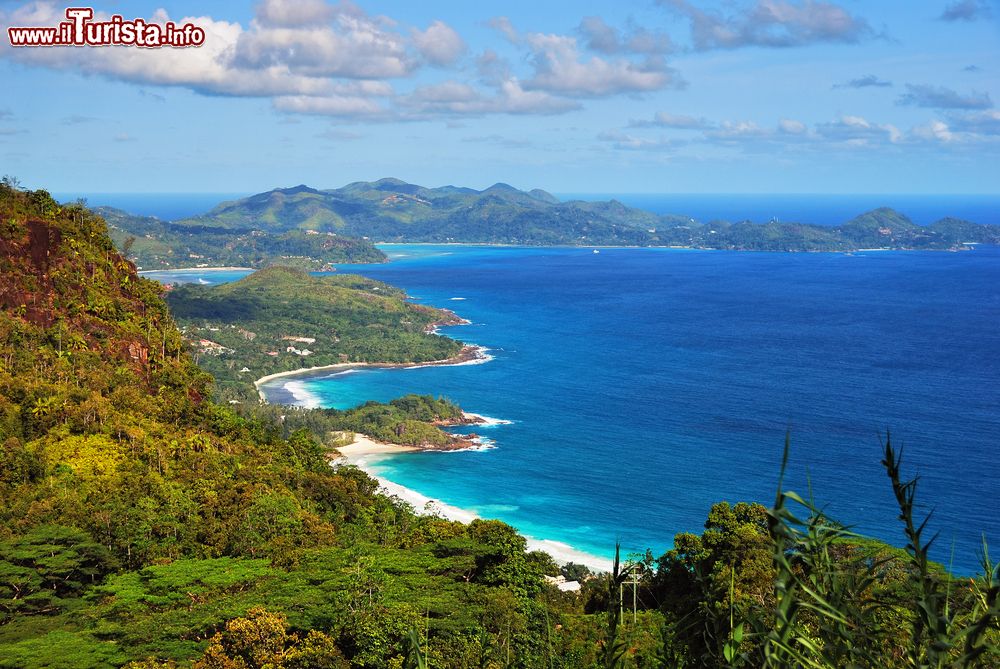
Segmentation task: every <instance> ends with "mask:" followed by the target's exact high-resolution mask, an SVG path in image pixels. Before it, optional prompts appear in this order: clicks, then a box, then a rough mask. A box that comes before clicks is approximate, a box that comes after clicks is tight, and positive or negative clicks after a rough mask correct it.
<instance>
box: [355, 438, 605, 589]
mask: <svg viewBox="0 0 1000 669" xmlns="http://www.w3.org/2000/svg"><path fill="white" fill-rule="evenodd" d="M463 450H465V449H463ZM442 452H443V453H458V452H460V451H442ZM393 457H397V456H394V455H386V454H384V453H383V454H369V455H358V456H353V457H350V456H349V457H347V458H346V460H347V461H348V462H350V463H351V464H352V465H354V466H356V467H358V468H359V469H361V470H363V471H364V472H366V473H367V474H368V475H369V476H371V477H372V478H373V479H375V480H376V481H378V484H379V488H380V490H381V492H382V493H383V494H385V495H388V496H390V497H397V498H399V499H400V500H402V501H404V502H406V503H407V504H409V505H410V506H411V507H413V511H414V513H416V514H417V515H420V516H440V517H441V518H445V519H447V520H457V521H458V522H460V523H470V522H472V521H473V520H476V519H477V518H481V516H480V515H479V514H478V513H476V512H475V511H473V510H471V509H463V508H461V507H457V506H454V505H452V504H448V503H447V502H444V501H442V500H440V499H435V498H433V497H428V496H427V495H424V494H423V493H420V492H417V491H416V490H413V489H411V488H407V487H406V486H404V485H400V484H399V483H396V482H395V481H390V480H389V479H387V478H385V477H384V476H382V475H381V474H380V473H379V470H378V467H377V466H376V465H377V463H378V462H380V461H383V460H386V459H390V458H393ZM484 510H499V509H490V507H486V509H484ZM524 538H525V539H526V540H527V542H528V548H529V549H530V550H542V551H545V552H546V553H548V554H549V555H551V556H552V557H553V559H555V561H556V562H557V563H558V564H565V563H567V562H575V563H577V564H582V565H586V566H587V567H590V568H591V569H593V570H596V571H610V570H611V567H612V563H611V560H608V559H606V558H602V557H600V556H597V555H593V554H591V553H587V552H585V551H582V550H580V549H578V548H574V547H573V546H570V545H569V544H567V543H564V542H562V541H555V540H554V539H540V538H538V537H533V536H529V535H524Z"/></svg>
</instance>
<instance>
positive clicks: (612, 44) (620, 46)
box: [577, 16, 673, 55]
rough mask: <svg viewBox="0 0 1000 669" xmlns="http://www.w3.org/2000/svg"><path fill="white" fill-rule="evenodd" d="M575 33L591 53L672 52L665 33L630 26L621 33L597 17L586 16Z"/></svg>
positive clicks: (670, 43) (671, 45)
mask: <svg viewBox="0 0 1000 669" xmlns="http://www.w3.org/2000/svg"><path fill="white" fill-rule="evenodd" d="M577 31H578V32H579V33H580V35H581V36H582V37H583V38H584V43H585V45H586V47H587V48H588V49H590V50H591V51H598V52H600V53H603V54H607V55H612V54H618V53H644V54H664V53H669V52H670V51H672V50H673V43H672V42H671V41H670V36H669V35H667V34H666V33H661V32H654V31H651V30H649V29H647V28H643V27H639V26H633V25H630V26H629V27H628V29H627V30H626V31H625V32H624V33H623V32H622V31H620V30H618V29H617V28H614V27H612V26H610V25H608V24H607V23H605V22H604V19H602V18H601V17H599V16H586V17H584V18H583V20H582V21H580V25H579V27H578V28H577Z"/></svg>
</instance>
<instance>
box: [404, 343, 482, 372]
mask: <svg viewBox="0 0 1000 669" xmlns="http://www.w3.org/2000/svg"><path fill="white" fill-rule="evenodd" d="M473 348H474V349H476V357H474V358H472V359H471V360H463V361H462V362H425V363H421V364H419V365H410V366H409V367H400V368H399V369H402V370H404V371H405V370H410V369H423V368H424V367H463V366H465V365H482V364H484V363H487V362H489V361H490V360H494V359H495V358H494V356H492V355H490V353H488V351H489V350H490V349H488V348H486V347H485V346H473Z"/></svg>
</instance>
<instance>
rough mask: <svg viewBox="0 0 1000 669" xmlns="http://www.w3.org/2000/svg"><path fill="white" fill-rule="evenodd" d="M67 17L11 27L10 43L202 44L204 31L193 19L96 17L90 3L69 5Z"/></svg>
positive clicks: (162, 45) (179, 45) (56, 44)
mask: <svg viewBox="0 0 1000 669" xmlns="http://www.w3.org/2000/svg"><path fill="white" fill-rule="evenodd" d="M66 18H67V19H69V20H68V21H62V22H61V23H60V24H59V25H58V26H54V27H52V26H48V27H13V26H12V27H10V28H7V37H8V38H9V39H10V45H11V46H139V47H145V48H152V49H155V48H159V47H164V46H169V47H179V48H183V47H188V46H201V45H202V44H204V43H205V31H204V30H203V29H202V28H199V27H198V26H196V25H194V24H193V23H185V24H183V25H178V24H176V23H174V22H173V21H167V22H166V23H164V24H159V23H147V22H146V21H143V20H142V19H133V20H131V21H126V20H125V19H124V18H122V17H121V16H119V15H118V14H115V15H114V16H112V17H111V18H110V19H108V20H107V21H94V20H93V18H94V10H93V9H92V8H90V7H70V8H69V9H67V10H66Z"/></svg>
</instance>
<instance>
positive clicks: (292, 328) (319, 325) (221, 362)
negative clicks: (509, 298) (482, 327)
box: [167, 267, 464, 401]
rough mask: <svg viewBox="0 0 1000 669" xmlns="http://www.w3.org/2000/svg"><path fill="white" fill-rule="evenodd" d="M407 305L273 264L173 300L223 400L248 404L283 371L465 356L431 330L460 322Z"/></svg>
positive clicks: (368, 288) (397, 295)
mask: <svg viewBox="0 0 1000 669" xmlns="http://www.w3.org/2000/svg"><path fill="white" fill-rule="evenodd" d="M405 298H406V295H405V293H403V291H401V290H399V289H398V288H395V287H394V286H390V285H388V284H385V283H381V282H379V281H374V280H371V279H366V278H364V277H360V276H356V275H350V274H334V275H326V276H322V277H314V276H310V275H309V274H307V273H305V272H303V271H301V270H295V269H289V268H286V267H270V268H267V269H264V270H261V271H259V272H254V273H253V274H250V275H248V276H247V277H245V278H243V279H242V280H240V281H236V282H234V283H227V284H223V285H220V286H198V285H194V284H186V285H181V286H177V287H176V288H174V289H173V290H172V291H171V292H170V293H168V295H167V303H168V304H169V306H170V310H171V312H172V313H173V315H174V317H175V318H176V319H177V321H178V323H179V324H180V325H181V329H182V331H183V332H184V334H185V337H186V338H187V339H188V340H189V341H191V342H193V344H192V345H193V346H194V348H195V351H196V352H197V354H198V362H199V364H200V365H201V366H202V367H203V368H204V369H206V370H207V371H209V372H210V373H211V374H212V375H213V376H214V377H215V378H216V383H217V388H218V389H220V390H222V391H223V393H222V396H223V397H225V398H226V399H239V400H241V401H246V400H248V399H254V400H255V399H256V395H257V393H256V390H254V387H253V383H252V382H253V381H254V380H255V379H258V378H260V377H262V376H265V375H269V374H274V373H276V372H286V371H291V370H296V369H300V368H304V367H317V366H324V365H331V364H337V363H346V362H371V363H419V362H428V361H436V360H444V359H447V358H451V357H453V356H457V355H459V354H461V353H462V352H463V350H464V349H463V347H462V345H461V344H460V343H459V342H456V341H454V340H452V339H448V338H447V337H442V336H440V335H436V334H431V333H430V332H429V331H430V330H431V329H432V328H433V327H434V326H435V325H445V324H454V323H459V322H461V319H459V318H458V317H457V316H455V314H453V313H451V312H450V311H444V310H442V309H434V308H431V307H426V306H422V305H417V304H412V303H410V302H407V301H405ZM289 349H291V351H290V350H289ZM244 369H246V370H248V371H246V372H244V371H242V370H244Z"/></svg>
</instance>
